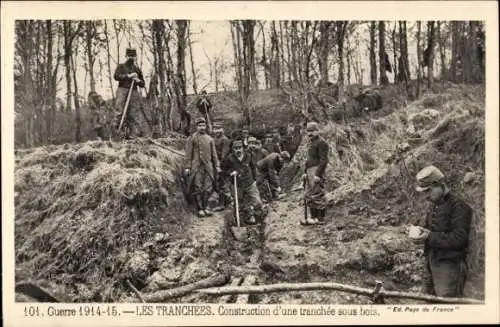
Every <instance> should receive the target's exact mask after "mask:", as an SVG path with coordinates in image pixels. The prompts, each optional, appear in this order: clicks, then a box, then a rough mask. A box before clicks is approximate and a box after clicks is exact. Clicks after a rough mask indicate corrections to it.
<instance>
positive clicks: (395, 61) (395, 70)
mask: <svg viewBox="0 0 500 327" xmlns="http://www.w3.org/2000/svg"><path fill="white" fill-rule="evenodd" d="M391 39H392V53H393V58H394V65H393V66H394V67H393V69H394V70H393V74H394V83H395V82H396V76H398V68H397V66H398V55H397V42H396V22H394V28H393V29H392V35H391ZM400 55H401V50H400Z"/></svg>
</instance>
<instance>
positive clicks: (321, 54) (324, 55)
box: [318, 21, 331, 85]
mask: <svg viewBox="0 0 500 327" xmlns="http://www.w3.org/2000/svg"><path fill="white" fill-rule="evenodd" d="M330 24H331V22H329V21H322V22H320V25H319V31H320V39H319V44H318V66H319V76H320V81H321V82H322V85H326V83H327V82H328V53H329V50H330V46H329V40H330V33H331V31H330Z"/></svg>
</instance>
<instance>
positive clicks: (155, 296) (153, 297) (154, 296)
mask: <svg viewBox="0 0 500 327" xmlns="http://www.w3.org/2000/svg"><path fill="white" fill-rule="evenodd" d="M228 281H229V276H227V275H224V274H215V275H213V276H210V277H208V278H205V279H202V280H200V281H197V282H194V283H191V284H187V285H184V286H181V287H177V288H172V289H168V290H162V291H158V292H154V293H149V294H143V295H142V298H143V299H144V301H145V302H162V301H165V300H168V299H173V298H177V297H181V296H184V295H187V294H189V293H192V292H194V291H196V290H198V289H200V288H208V287H213V286H220V285H224V284H226V283H227V282H228Z"/></svg>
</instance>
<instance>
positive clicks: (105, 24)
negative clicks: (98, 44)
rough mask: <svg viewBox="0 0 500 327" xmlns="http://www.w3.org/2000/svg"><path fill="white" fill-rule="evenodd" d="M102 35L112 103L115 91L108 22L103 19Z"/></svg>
mask: <svg viewBox="0 0 500 327" xmlns="http://www.w3.org/2000/svg"><path fill="white" fill-rule="evenodd" d="M104 37H105V38H106V55H107V58H108V60H107V65H108V79H109V89H110V90H111V97H112V99H113V105H114V103H115V91H114V89H113V73H112V72H111V51H110V46H109V34H108V22H107V20H106V19H105V20H104Z"/></svg>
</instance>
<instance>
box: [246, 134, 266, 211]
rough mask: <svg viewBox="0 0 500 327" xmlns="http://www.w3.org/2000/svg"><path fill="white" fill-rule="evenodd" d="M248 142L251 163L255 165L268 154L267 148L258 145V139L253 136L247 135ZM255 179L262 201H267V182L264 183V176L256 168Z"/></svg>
mask: <svg viewBox="0 0 500 327" xmlns="http://www.w3.org/2000/svg"><path fill="white" fill-rule="evenodd" d="M248 143H249V151H250V152H251V154H252V160H253V163H254V165H255V167H257V162H259V161H260V160H262V159H264V158H265V157H266V156H267V155H268V154H269V152H267V150H266V149H264V148H263V147H262V145H259V140H257V139H256V138H255V137H249V139H248ZM255 181H256V183H257V189H258V190H259V194H260V197H261V199H262V201H263V202H264V203H265V202H267V201H269V200H270V199H271V194H270V192H269V188H268V186H267V184H266V183H265V181H266V180H265V176H264V175H263V174H262V173H261V172H260V171H259V170H258V169H256V171H255Z"/></svg>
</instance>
